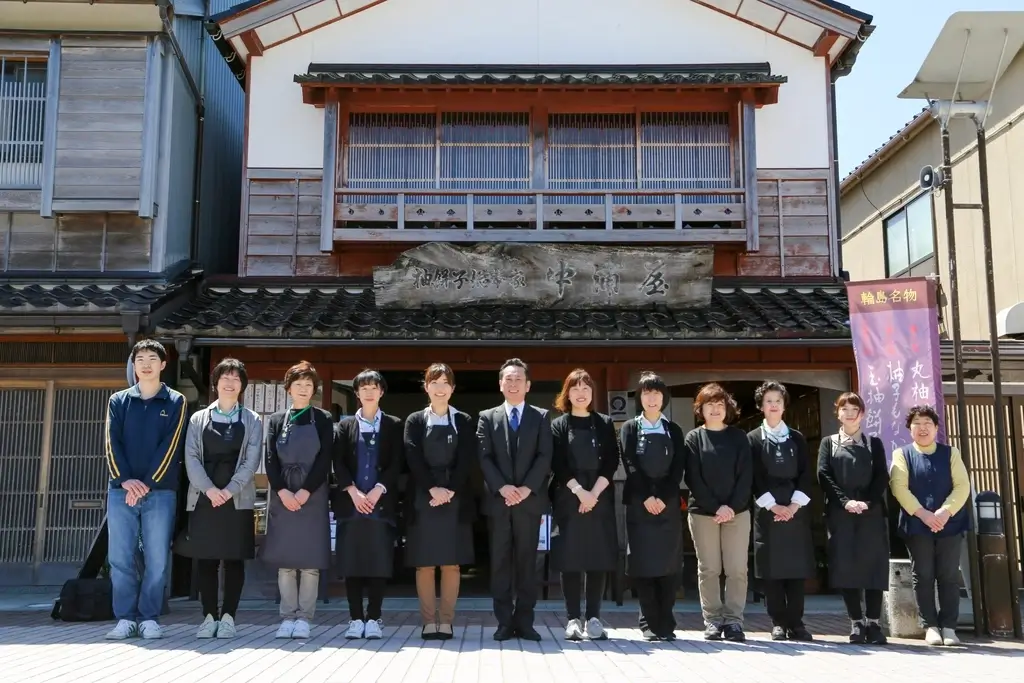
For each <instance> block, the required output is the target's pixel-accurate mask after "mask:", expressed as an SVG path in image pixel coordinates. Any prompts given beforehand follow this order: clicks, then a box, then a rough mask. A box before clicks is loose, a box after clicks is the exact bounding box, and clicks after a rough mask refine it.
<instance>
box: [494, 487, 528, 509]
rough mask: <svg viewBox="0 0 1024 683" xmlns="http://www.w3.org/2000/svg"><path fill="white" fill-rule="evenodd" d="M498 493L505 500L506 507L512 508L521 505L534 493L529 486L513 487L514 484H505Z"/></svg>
mask: <svg viewBox="0 0 1024 683" xmlns="http://www.w3.org/2000/svg"><path fill="white" fill-rule="evenodd" d="M498 493H500V494H501V497H502V498H504V499H505V505H506V506H508V507H512V506H514V505H519V504H520V503H522V502H523V501H524V500H526V499H527V498H528V497H529V496H530V494H531V493H533V491H531V490H530V489H529V487H527V486H512V484H505V485H504V486H502V487H501V488H500V489H498Z"/></svg>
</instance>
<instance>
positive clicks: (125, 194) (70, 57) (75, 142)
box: [53, 37, 147, 210]
mask: <svg viewBox="0 0 1024 683" xmlns="http://www.w3.org/2000/svg"><path fill="white" fill-rule="evenodd" d="M146 45H147V44H146V39H145V38H99V37H86V38H73V37H64V38H63V39H62V41H61V57H60V86H59V99H58V109H57V145H56V147H57V159H56V166H55V170H54V190H53V198H54V202H55V204H59V203H60V202H61V201H69V202H95V204H94V208H96V209H98V210H103V209H108V210H109V209H114V208H127V207H125V205H124V203H125V202H126V201H128V202H130V201H135V202H136V206H137V202H138V200H139V190H140V183H141V179H142V120H143V111H144V108H145V95H146V63H147V59H146V53H147V50H146ZM112 200H113V201H117V202H119V203H118V204H116V205H115V204H112V203H110V202H111V201H112ZM54 208H55V209H57V208H59V207H58V206H55V207H54Z"/></svg>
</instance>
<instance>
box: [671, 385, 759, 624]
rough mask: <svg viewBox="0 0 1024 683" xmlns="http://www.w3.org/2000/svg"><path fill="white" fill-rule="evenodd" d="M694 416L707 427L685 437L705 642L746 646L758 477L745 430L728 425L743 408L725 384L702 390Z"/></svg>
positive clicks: (690, 515) (690, 514) (687, 474)
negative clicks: (755, 481)
mask: <svg viewBox="0 0 1024 683" xmlns="http://www.w3.org/2000/svg"><path fill="white" fill-rule="evenodd" d="M693 412H694V415H696V416H697V419H699V420H702V421H703V424H702V425H701V426H699V427H697V428H696V429H694V430H692V431H691V432H690V433H689V434H687V435H686V456H687V459H686V483H687V487H688V488H689V489H690V503H689V506H688V510H689V523H690V534H691V535H692V536H693V546H694V549H695V550H696V551H697V580H698V588H699V591H700V606H701V612H702V613H703V616H704V639H705V640H722V639H723V638H724V639H725V640H730V641H733V642H737V643H741V642H743V641H745V640H746V634H744V633H743V611H744V607H745V606H746V603H747V563H748V557H749V550H750V493H751V486H752V484H753V476H754V468H753V459H752V458H751V455H750V441H748V440H747V435H746V434H745V433H744V432H743V430H742V429H739V428H738V427H734V426H732V425H730V424H729V423H730V422H732V421H734V420H735V419H736V417H737V416H738V415H739V408H738V407H737V405H736V400H735V399H733V397H732V396H731V395H730V394H729V392H727V391H726V390H725V389H724V388H723V387H722V386H721V385H720V384H715V383H711V384H705V385H704V386H703V387H701V389H700V391H699V392H697V397H696V398H695V399H694V401H693ZM722 574H725V600H724V601H723V599H722V587H721V580H722Z"/></svg>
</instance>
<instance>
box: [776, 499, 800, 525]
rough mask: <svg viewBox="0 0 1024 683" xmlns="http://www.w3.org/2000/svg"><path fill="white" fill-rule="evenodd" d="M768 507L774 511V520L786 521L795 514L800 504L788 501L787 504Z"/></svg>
mask: <svg viewBox="0 0 1024 683" xmlns="http://www.w3.org/2000/svg"><path fill="white" fill-rule="evenodd" d="M768 509H769V510H771V511H772V512H773V513H775V521H776V522H788V521H789V520H791V519H793V517H795V516H796V513H797V512H798V511H799V510H800V506H799V505H797V504H796V503H790V504H789V505H773V506H771V507H770V508H768Z"/></svg>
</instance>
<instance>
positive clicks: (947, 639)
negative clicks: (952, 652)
mask: <svg viewBox="0 0 1024 683" xmlns="http://www.w3.org/2000/svg"><path fill="white" fill-rule="evenodd" d="M942 644H943V645H946V646H949V647H956V646H957V645H962V643H961V642H960V638H958V637H957V635H956V630H954V629H951V628H944V629H942Z"/></svg>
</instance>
